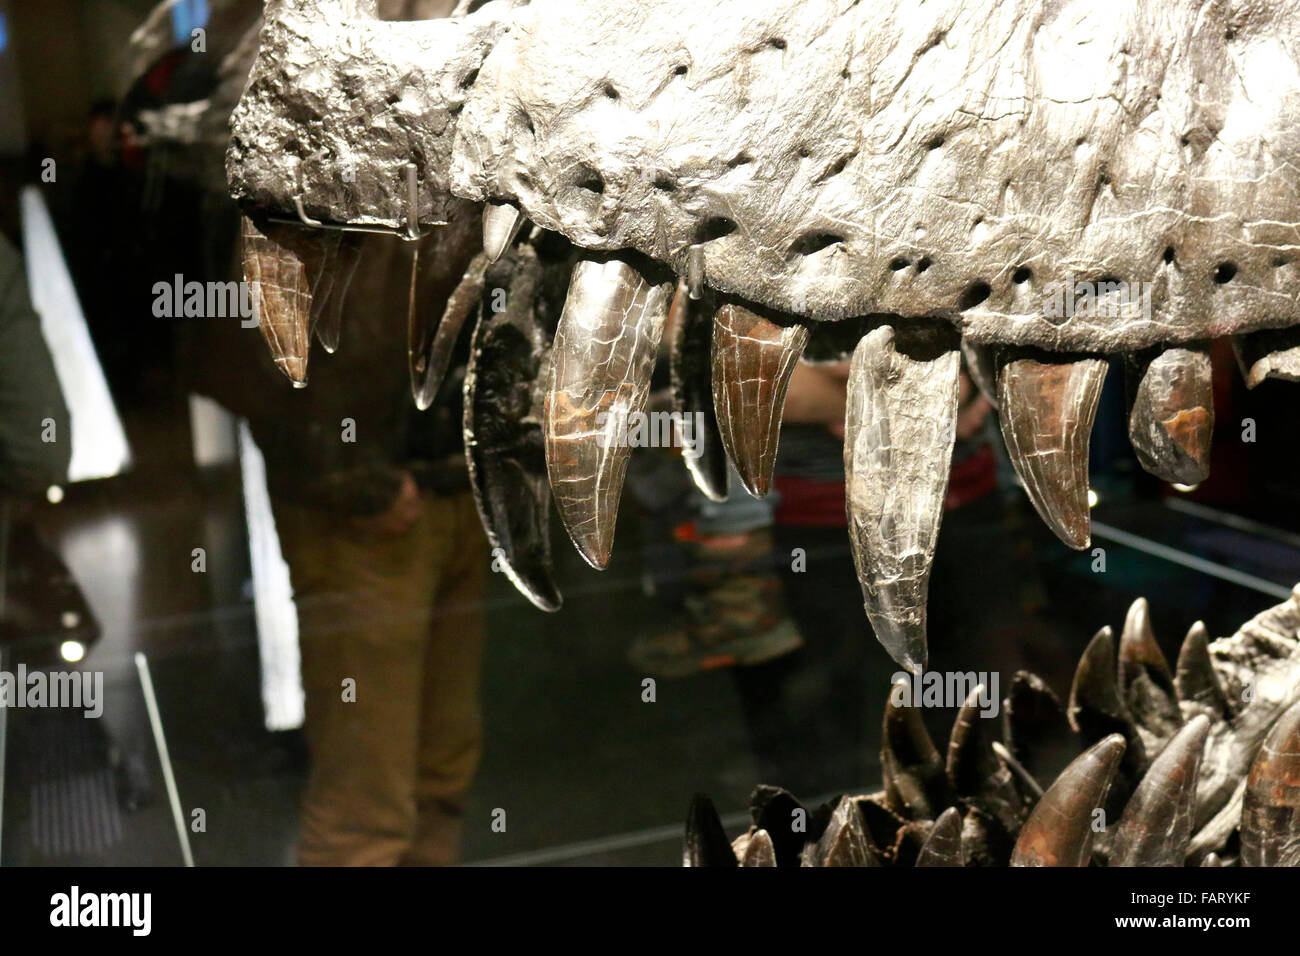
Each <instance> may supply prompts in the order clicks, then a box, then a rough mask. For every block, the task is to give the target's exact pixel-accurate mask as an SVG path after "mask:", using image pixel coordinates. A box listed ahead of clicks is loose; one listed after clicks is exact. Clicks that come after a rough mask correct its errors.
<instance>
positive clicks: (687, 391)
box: [668, 281, 727, 501]
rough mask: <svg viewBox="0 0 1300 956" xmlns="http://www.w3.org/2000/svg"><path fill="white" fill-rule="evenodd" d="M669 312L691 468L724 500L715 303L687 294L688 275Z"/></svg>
mask: <svg viewBox="0 0 1300 956" xmlns="http://www.w3.org/2000/svg"><path fill="white" fill-rule="evenodd" d="M668 316H669V318H668V326H669V328H670V329H671V330H672V347H671V349H670V351H669V372H670V374H669V379H670V381H671V384H672V396H673V410H674V411H675V412H677V414H678V415H680V416H682V421H683V423H687V422H689V423H690V427H691V436H690V437H691V442H690V443H687V442H685V441H683V454H682V457H683V460H684V461H685V462H686V470H687V471H688V472H690V475H691V478H692V479H693V480H694V481H695V486H696V487H697V488H699V489H700V491H701V492H703V493H704V495H705V497H707V498H708V499H709V500H711V501H725V500H726V498H727V451H726V449H725V448H723V447H722V433H721V432H720V431H719V430H718V417H717V415H715V414H714V411H713V363H712V360H711V359H710V356H709V350H710V348H711V343H712V340H713V309H712V308H710V304H709V303H708V302H707V301H705V302H700V303H698V304H697V303H695V302H693V301H692V300H691V299H690V297H689V296H688V295H687V294H686V283H685V281H681V282H678V283H677V292H676V294H675V295H674V296H673V304H672V307H671V308H670V309H669V312H668Z"/></svg>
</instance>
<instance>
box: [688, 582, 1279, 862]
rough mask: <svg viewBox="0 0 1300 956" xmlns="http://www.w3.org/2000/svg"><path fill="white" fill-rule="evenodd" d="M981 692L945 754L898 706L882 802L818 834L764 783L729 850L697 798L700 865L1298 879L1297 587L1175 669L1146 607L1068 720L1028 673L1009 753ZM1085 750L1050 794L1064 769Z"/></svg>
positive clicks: (1200, 639)
mask: <svg viewBox="0 0 1300 956" xmlns="http://www.w3.org/2000/svg"><path fill="white" fill-rule="evenodd" d="M971 678H972V680H971V683H974V680H973V678H974V675H973V674H972V675H971ZM1247 681H1249V682H1250V683H1249V685H1248V684H1247V683H1246V682H1247ZM1248 686H1249V692H1247V687H1248ZM981 693H982V687H979V686H976V687H975V688H974V689H973V690H972V691H971V692H970V694H969V696H968V697H967V700H966V705H965V706H964V707H963V708H962V709H961V711H960V712H959V714H958V716H957V720H956V722H955V724H954V725H953V729H952V735H951V737H950V738H949V742H948V749H947V753H946V755H942V754H940V753H939V751H938V750H937V749H936V748H935V745H934V743H933V741H932V740H931V739H930V736H929V734H928V733H927V731H926V729H925V725H924V723H923V722H922V721H921V719H920V715H919V711H918V708H917V707H914V706H899V704H900V703H901V702H900V701H897V700H895V699H894V696H893V694H892V693H891V695H890V701H889V703H888V704H887V705H886V708H885V717H884V728H883V734H882V744H881V766H882V768H883V771H884V789H883V790H882V791H880V792H878V793H872V794H865V795H860V796H845V797H842V798H840V799H839V800H838V801H835V802H833V803H831V804H828V805H826V806H823V807H821V808H820V809H819V810H815V811H813V812H811V813H808V812H807V811H805V815H804V819H805V822H806V826H803V827H795V826H794V821H795V818H794V817H792V813H791V811H792V810H794V809H797V808H798V806H799V805H798V803H797V802H796V801H795V799H794V797H793V796H791V795H790V794H789V793H787V792H785V791H782V790H778V789H776V788H774V787H759V788H758V789H757V790H755V791H754V796H753V798H752V800H751V804H752V806H751V810H752V813H753V819H754V822H753V826H751V827H750V828H749V830H748V831H747V832H746V833H744V834H742V835H741V836H740V837H738V838H737V839H736V840H735V841H734V842H731V843H729V842H728V840H727V838H726V835H725V833H724V832H723V829H722V824H721V822H720V821H719V819H718V816H717V813H716V811H714V809H713V805H712V803H710V802H709V800H708V798H707V797H704V796H697V797H696V798H695V799H694V800H693V802H692V804H691V808H690V811H689V814H688V817H687V829H686V852H685V862H686V865H688V866H736V865H737V864H740V865H742V866H779V865H795V866H798V865H800V864H802V865H805V866H880V865H903V866H910V865H916V866H966V865H975V866H988V865H1003V866H1005V865H1007V864H1008V863H1009V864H1010V865H1012V866H1088V865H1089V863H1090V862H1096V863H1100V862H1106V863H1107V864H1109V865H1111V866H1183V865H1186V864H1193V865H1201V866H1207V865H1233V864H1237V863H1240V864H1241V865H1243V866H1300V585H1298V586H1297V587H1296V589H1295V591H1294V593H1293V594H1292V595H1291V598H1290V599H1289V600H1288V601H1286V602H1285V603H1283V604H1280V605H1278V606H1276V607H1273V608H1270V609H1268V610H1266V611H1264V612H1262V613H1261V614H1258V615H1256V616H1255V617H1254V618H1253V619H1251V620H1250V621H1249V622H1247V623H1246V624H1245V625H1243V626H1242V627H1241V629H1240V630H1239V631H1237V633H1236V634H1233V635H1232V636H1231V637H1225V638H1222V639H1220V640H1217V641H1213V642H1207V638H1206V632H1205V628H1204V626H1203V625H1201V624H1199V623H1198V624H1195V625H1193V626H1192V628H1191V630H1190V632H1189V633H1188V635H1187V639H1186V641H1185V642H1184V644H1183V649H1182V652H1181V653H1180V654H1179V658H1178V665H1177V670H1176V672H1175V671H1171V669H1170V667H1169V665H1168V663H1167V662H1166V661H1165V659H1164V657H1163V655H1161V653H1160V649H1159V647H1158V646H1157V645H1156V642H1155V638H1154V636H1153V635H1152V632H1151V625H1150V621H1149V619H1148V613H1147V604H1146V601H1145V600H1142V599H1139V600H1138V601H1136V602H1135V603H1134V604H1133V606H1132V608H1130V610H1129V614H1128V619H1127V620H1126V621H1125V624H1124V630H1123V633H1122V636H1121V638H1120V641H1119V647H1118V649H1117V648H1116V646H1115V641H1114V639H1113V637H1112V635H1111V631H1110V628H1103V629H1102V631H1100V632H1099V633H1098V634H1097V636H1096V637H1095V638H1094V639H1093V641H1092V643H1091V644H1090V645H1089V646H1088V649H1087V650H1086V651H1085V652H1084V654H1083V657H1082V659H1081V660H1080V661H1079V667H1078V670H1077V672H1076V674H1075V678H1074V686H1073V687H1072V688H1071V691H1070V700H1069V705H1068V708H1065V707H1062V706H1061V704H1060V702H1059V701H1058V700H1057V698H1056V697H1055V695H1053V694H1052V692H1051V690H1050V689H1048V687H1047V686H1046V685H1045V684H1044V683H1043V682H1042V681H1041V680H1039V679H1038V678H1037V677H1035V676H1033V675H1032V674H1028V673H1025V672H1021V673H1019V674H1017V675H1016V676H1015V679H1014V680H1013V681H1012V682H1011V686H1010V688H1009V690H1008V694H1007V696H1006V698H1005V699H1004V700H1003V703H1002V721H1001V723H1002V728H1001V730H1002V733H1001V736H1002V738H1003V740H1001V741H999V740H998V736H999V734H998V733H997V730H996V724H997V722H996V721H995V720H993V719H991V718H987V717H984V716H982V714H981V707H982V706H983V704H982V702H981V700H980V698H981ZM917 703H919V702H917ZM1080 746H1082V747H1083V748H1084V750H1083V753H1081V754H1080V755H1079V756H1077V757H1076V758H1075V759H1074V760H1073V761H1072V762H1070V763H1069V765H1068V766H1066V767H1065V769H1064V770H1062V771H1061V772H1060V773H1059V775H1056V777H1055V781H1054V782H1052V783H1051V785H1050V786H1047V787H1046V789H1044V785H1043V782H1042V781H1047V780H1051V779H1052V774H1054V773H1055V770H1056V766H1059V763H1058V762H1057V761H1055V760H1053V759H1052V758H1053V757H1056V756H1057V755H1058V754H1060V753H1061V752H1072V750H1073V749H1077V748H1078V747H1080ZM1099 812H1100V815H1099ZM1099 820H1103V821H1105V822H1104V825H1103V826H1102V827H1098V826H1097V823H1098V821H1099ZM1234 835H1236V837H1237V839H1233V837H1234Z"/></svg>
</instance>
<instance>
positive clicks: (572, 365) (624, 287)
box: [545, 258, 671, 568]
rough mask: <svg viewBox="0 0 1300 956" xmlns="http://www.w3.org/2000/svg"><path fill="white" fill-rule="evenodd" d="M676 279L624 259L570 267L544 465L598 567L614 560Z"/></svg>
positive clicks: (574, 533) (565, 514)
mask: <svg viewBox="0 0 1300 956" xmlns="http://www.w3.org/2000/svg"><path fill="white" fill-rule="evenodd" d="M670 294H671V286H670V285H668V284H666V283H664V284H652V283H651V282H649V281H648V280H647V279H646V278H645V277H644V276H643V275H642V274H641V272H640V271H639V270H638V269H637V268H636V267H634V266H633V265H631V264H630V263H628V262H626V261H624V260H623V259H618V258H611V259H607V260H605V261H596V260H592V259H586V260H583V261H581V262H579V263H578V264H577V265H576V266H574V269H573V277H572V279H571V280H570V282H569V294H568V298H567V299H566V300H565V303H564V311H563V313H562V314H561V316H560V323H559V327H558V328H557V329H556V333H555V346H554V356H555V366H554V368H555V371H554V375H553V380H552V383H551V388H550V393H549V394H548V395H547V398H546V424H545V430H546V431H545V433H546V467H547V471H548V472H549V474H550V477H551V491H552V493H553V495H554V496H555V504H556V507H557V509H558V510H559V512H560V518H561V520H562V521H563V522H564V526H565V528H566V529H567V530H568V532H569V537H570V538H572V539H573V543H574V545H575V546H576V547H577V549H578V552H579V553H580V554H581V555H582V556H583V558H584V559H586V561H587V563H588V564H590V565H591V566H592V567H594V568H604V567H605V565H607V564H608V563H609V555H610V550H611V549H612V548H613V545H614V524H615V521H616V520H617V518H618V500H619V496H620V495H621V494H622V491H623V478H624V477H625V475H626V474H627V462H628V457H629V455H630V454H631V448H630V447H628V433H627V429H628V426H629V424H630V423H631V422H632V420H633V419H634V418H635V417H637V416H640V415H641V414H642V413H643V411H644V409H645V404H646V399H647V397H648V396H649V393H650V373H651V371H652V370H653V368H654V360H655V352H656V351H657V350H658V348H659V338H660V336H661V335H662V334H663V326H664V319H665V317H666V316H667V313H668V302H669V296H670Z"/></svg>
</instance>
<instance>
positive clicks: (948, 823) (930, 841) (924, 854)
mask: <svg viewBox="0 0 1300 956" xmlns="http://www.w3.org/2000/svg"><path fill="white" fill-rule="evenodd" d="M916 865H917V866H965V865H966V858H965V856H964V855H963V853H962V849H961V811H960V810H958V809H957V808H956V807H949V808H948V809H947V810H945V811H943V813H941V814H939V819H938V820H935V821H934V827H933V828H932V829H931V830H930V835H929V836H928V837H926V840H925V843H924V844H922V846H921V852H920V853H919V854H918V855H917V857H916Z"/></svg>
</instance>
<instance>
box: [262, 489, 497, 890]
mask: <svg viewBox="0 0 1300 956" xmlns="http://www.w3.org/2000/svg"><path fill="white" fill-rule="evenodd" d="M274 509H275V518H276V524H277V527H278V529H279V532H280V542H281V547H282V549H283V551H284V555H285V559H286V560H287V562H288V564H289V568H290V573H291V576H292V579H293V587H294V594H295V600H296V603H297V606H298V614H299V620H300V630H301V634H302V641H301V644H302V678H303V687H304V689H305V691H306V709H307V713H306V724H305V731H306V737H307V746H308V749H309V750H310V752H311V758H312V769H311V775H310V777H309V779H308V783H307V791H306V794H305V795H304V799H303V811H302V813H303V815H302V825H301V836H300V840H299V847H298V858H299V862H300V863H301V864H302V865H304V866H320V865H324V866H331V865H345V866H391V865H397V864H406V865H422V866H442V865H447V864H451V863H454V862H456V860H457V859H458V857H459V844H460V826H461V816H462V814H463V812H464V809H465V792H466V790H467V789H468V787H469V784H470V781H471V780H472V779H473V776H474V772H475V770H476V769H477V766H478V760H479V754H480V751H481V749H482V724H481V720H480V715H479V693H478V688H479V671H480V660H481V657H482V645H483V613H482V594H483V584H484V577H485V572H486V569H487V559H486V558H487V556H486V544H485V543H484V541H483V536H482V534H481V533H480V532H479V526H478V515H477V514H476V512H475V509H474V502H473V499H472V498H471V497H470V495H469V494H466V493H457V494H451V495H436V494H431V493H428V492H421V491H419V490H417V488H416V486H415V483H414V481H413V480H411V479H410V476H409V475H408V476H407V479H406V481H405V482H404V483H403V491H402V494H401V497H400V498H399V500H398V501H397V502H396V503H395V504H394V506H393V508H392V509H390V510H389V511H388V512H386V513H384V514H382V515H379V516H377V517H375V518H369V519H354V520H352V521H349V522H347V523H345V524H342V525H336V526H333V527H330V526H325V527H322V526H321V523H320V519H319V515H317V514H315V513H314V512H313V511H312V510H311V509H309V508H303V507H300V506H295V505H292V504H290V503H289V502H285V501H282V500H277V501H275V502H274Z"/></svg>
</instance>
